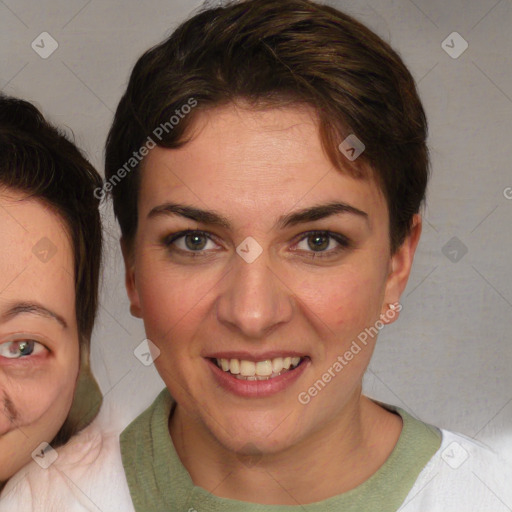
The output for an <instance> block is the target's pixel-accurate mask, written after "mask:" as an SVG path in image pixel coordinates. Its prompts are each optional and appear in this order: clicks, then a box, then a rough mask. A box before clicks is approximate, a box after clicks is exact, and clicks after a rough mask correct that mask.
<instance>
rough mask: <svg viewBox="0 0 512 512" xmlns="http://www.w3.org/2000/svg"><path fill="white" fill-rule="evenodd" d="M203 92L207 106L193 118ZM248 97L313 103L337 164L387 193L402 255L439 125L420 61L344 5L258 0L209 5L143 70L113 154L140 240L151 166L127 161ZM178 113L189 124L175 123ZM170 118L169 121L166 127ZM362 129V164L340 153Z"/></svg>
mask: <svg viewBox="0 0 512 512" xmlns="http://www.w3.org/2000/svg"><path fill="white" fill-rule="evenodd" d="M191 98H192V99H193V100H194V101H195V102H197V103H196V104H197V105H198V106H197V107H196V108H194V109H193V111H192V112H190V113H189V114H188V115H185V116H182V115H181V113H182V112H185V111H182V108H183V105H186V104H187V103H188V102H189V101H190V99H191ZM238 101H243V102H246V103H249V105H250V106H251V107H254V108H261V107H269V106H282V105H288V104H306V105H309V106H312V107H313V108H314V109H315V111H316V113H317V115H318V120H319V129H320V137H321V140H322V144H323V147H324V150H325V151H326V154H327V155H328V156H329V158H330V160H331V162H332V163H333V164H334V165H335V167H337V168H339V169H341V168H343V169H347V170H348V172H350V173H351V174H352V175H354V176H357V177H365V176H368V173H369V172H371V173H372V176H373V177H374V178H375V179H376V180H377V182H378V183H379V185H380V187H381V190H382V191H383V194H384V196H385V198H386V200H387V205H388V209H389V218H390V219H389V220H390V245H391V250H392V252H394V251H395V250H396V249H397V248H398V247H399V246H400V245H401V244H402V242H403V241H404V239H405V237H406V236H407V234H408V233H409V232H410V227H411V221H412V216H413V214H415V213H417V212H418V211H419V208H420V206H421V203H422V202H423V200H424V198H425V192H426V186H427V181H428V175H429V157H428V149H427V146H426V138H427V121H426V117H425V113H424V110H423V107H422V104H421V101H420V99H419V97H418V94H417V90H416V86H415V82H414V79H413V78H412V76H411V74H410V73H409V71H408V69H407V68H406V66H405V65H404V63H403V62H402V60H401V58H400V57H399V56H398V55H397V53H396V52H395V51H394V50H393V49H392V48H391V47H390V46H389V45H388V44H387V43H386V42H384V41H383V40H382V39H380V38H379V37H378V36H377V35H376V34H374V33H373V32H372V31H371V30H369V29H368V28H366V27H365V26H364V25H362V24H361V23H359V22H358V21H356V20H355V19H353V18H352V17H350V16H348V15H346V14H344V13H342V12H340V11H338V10H336V9H334V8H332V7H329V6H326V5H320V4H317V3H315V2H312V1H308V0H281V1H278V2H276V1H275V0H247V1H240V2H230V3H228V4H227V5H226V6H224V7H216V8H209V9H205V10H203V11H201V12H199V13H198V14H196V15H195V16H193V17H192V18H190V19H189V20H187V21H186V22H184V23H183V24H181V25H180V26H179V27H178V28H177V29H176V30H175V31H174V33H173V34H172V35H171V36H170V37H169V38H168V39H166V40H165V41H163V42H162V43H161V44H159V45H157V46H155V47H154V48H151V49H150V50H148V51H147V52H146V53H145V54H144V55H142V57H140V58H139V60H138V61H137V63H136V65H135V67H134V69H133V71H132V74H131V77H130V80H129V83H128V87H127V90H126V92H125V94H124V95H123V97H122V99H121V101H120V103H119V105H118V108H117V111H116V114H115V118H114V122H113V125H112V127H111V130H110V133H109V136H108V140H107V144H106V154H105V167H106V170H105V174H106V180H107V182H108V185H109V188H110V189H111V191H112V195H113V200H114V211H115V214H116V217H117V218H118V220H119V223H120V226H121V231H122V235H123V239H124V240H125V241H126V242H127V243H128V246H130V245H131V242H132V240H133V237H134V235H135V233H136V230H137V193H138V186H139V181H140V176H139V174H140V163H137V162H135V165H134V164H130V165H131V167H132V168H131V169H129V168H127V166H126V163H127V162H129V161H130V159H131V157H132V155H133V154H134V152H135V153H137V154H138V152H139V150H140V149H141V148H142V147H144V145H145V144H146V143H147V142H148V140H151V142H152V143H156V144H158V145H159V146H162V147H166V148H177V147H180V146H181V145H183V144H185V143H186V133H187V129H189V128H190V127H191V126H192V124H193V121H194V118H195V117H196V116H197V115H199V113H200V112H201V111H203V110H205V109H211V108H215V107H217V106H221V105H224V104H226V103H229V102H238ZM175 114H180V115H179V117H180V120H179V122H178V123H177V124H176V123H169V120H170V119H171V117H172V116H174V115H175ZM159 126H160V127H161V126H165V127H166V128H165V129H164V130H162V129H160V131H159V132H155V129H157V128H158V127H159ZM155 133H158V137H155ZM350 134H355V135H356V136H357V138H358V139H360V140H361V141H362V142H363V143H364V145H365V150H364V152H363V153H362V155H361V156H360V157H359V158H358V159H357V161H354V162H350V161H349V160H348V159H347V158H345V156H343V154H342V152H341V151H340V150H339V149H338V146H339V144H340V143H341V142H342V141H343V140H344V139H345V138H346V137H347V136H348V135H350ZM155 139H158V140H155ZM364 163H366V164H369V165H367V166H363V165H362V164H364ZM123 169H124V172H123V173H122V176H123V178H122V179H119V177H120V175H121V174H120V172H121V171H122V170H123Z"/></svg>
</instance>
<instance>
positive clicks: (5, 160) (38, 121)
mask: <svg viewBox="0 0 512 512" xmlns="http://www.w3.org/2000/svg"><path fill="white" fill-rule="evenodd" d="M101 183H102V180H101V176H100V175H99V174H98V172H97V171H96V170H95V169H94V167H93V166H92V165H91V164H90V163H89V162H88V161H87V159H86V158H85V157H84V156H83V155H82V154H81V152H80V151H79V150H78V148H77V147H76V146H75V145H74V144H73V143H72V142H71V141H70V140H69V139H68V138H67V137H66V135H65V134H64V133H62V132H61V131H59V130H58V129H57V128H55V127H54V126H52V125H51V124H50V123H48V122H47V121H46V120H45V118H44V117H43V115H42V114H41V113H40V112H39V110H38V109H37V108H36V107H35V106H34V105H32V104H31V103H29V102H27V101H24V100H20V99H16V98H10V97H7V96H3V95H0V187H1V188H6V189H7V190H9V189H11V190H16V191H19V192H22V193H23V194H26V195H27V198H33V199H37V200H39V201H41V202H43V203H45V204H47V205H49V206H50V208H52V209H53V210H54V211H55V212H56V213H57V214H58V215H59V216H60V217H61V218H62V219H63V220H64V222H65V224H66V226H67V229H68V232H69V236H70V238H71V242H72V248H73V256H74V270H75V275H74V279H75V305H76V316H77V325H78V332H79V343H80V374H79V378H78V382H77V388H76V389H75V397H76V395H77V394H80V395H83V396H81V397H80V403H78V401H77V400H75V401H74V403H73V406H72V409H71V411H70V413H69V415H68V418H67V420H66V422H65V424H64V425H63V426H62V428H61V430H60V432H59V433H58V434H57V437H56V438H55V440H54V441H53V443H54V444H55V445H57V444H61V443H64V442H66V441H67V440H68V439H69V437H71V435H72V434H74V433H75V432H76V431H78V430H79V429H80V428H82V427H84V426H85V425H86V424H87V423H88V422H90V421H91V420H92V419H93V418H94V416H95V415H96V413H97V412H98V409H99V406H100V405H101V392H100V390H99V387H98V385H97V383H96V381H95V380H94V378H93V377H92V373H91V370H90V366H89V350H90V342H91V335H92V330H93V326H94V320H95V316H96V312H97V308H98V285H99V275H100V266H101V255H102V232H101V220H100V213H99V201H98V200H97V199H96V198H95V197H94V195H93V191H94V189H95V188H96V187H98V186H101ZM86 390H87V393H85V391H86Z"/></svg>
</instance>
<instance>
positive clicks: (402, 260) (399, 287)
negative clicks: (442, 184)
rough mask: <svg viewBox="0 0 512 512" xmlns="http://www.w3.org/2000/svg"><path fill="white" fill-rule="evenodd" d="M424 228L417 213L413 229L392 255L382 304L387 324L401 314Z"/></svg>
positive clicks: (413, 220)
mask: <svg viewBox="0 0 512 512" xmlns="http://www.w3.org/2000/svg"><path fill="white" fill-rule="evenodd" d="M421 229H422V220H421V215H419V214H415V215H414V216H413V219H412V226H411V231H410V233H409V235H408V236H407V238H406V239H405V240H404V242H403V244H402V245H401V246H400V247H399V248H398V249H397V251H396V252H395V254H393V256H392V257H391V263H390V271H389V275H388V278H387V281H386V290H385V293H384V304H383V305H382V312H381V316H380V318H381V320H382V322H383V323H385V324H390V323H393V322H394V321H395V320H396V319H397V318H398V316H399V313H400V310H401V309H402V305H401V304H400V297H401V296H402V293H403V291H404V290H405V287H406V286H407V281H408V280H409V275H410V273H411V268H412V262H413V259H414V253H415V252H416V248H417V247H418V242H419V240H420V235H421Z"/></svg>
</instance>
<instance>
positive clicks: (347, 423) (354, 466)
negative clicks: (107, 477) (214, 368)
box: [169, 392, 402, 505]
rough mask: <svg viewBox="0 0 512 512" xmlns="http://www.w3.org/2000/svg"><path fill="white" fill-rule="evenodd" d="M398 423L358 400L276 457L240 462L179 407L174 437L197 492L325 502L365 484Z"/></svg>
mask: <svg viewBox="0 0 512 512" xmlns="http://www.w3.org/2000/svg"><path fill="white" fill-rule="evenodd" d="M401 429H402V420H401V418H400V417H399V416H398V415H396V414H393V413H391V412H389V411H387V410H385V409H383V408H382V407H380V406H378V405H377V404H375V403H374V402H372V401H371V400H369V399H368V398H366V397H364V396H361V395H360V392H359V393H358V395H357V396H355V397H354V399H353V400H351V402H350V403H349V404H347V407H346V408H345V409H344V410H343V414H342V415H340V417H336V418H333V420H332V421H331V422H329V423H328V424H324V425H322V427H321V428H320V429H319V430H317V431H315V432H313V433H311V434H309V435H308V436H307V437H306V438H304V439H303V440H301V442H300V443H297V444H295V445H294V446H292V447H291V448H287V449H285V450H283V451H281V452H278V453H271V454H257V455H253V456H252V457H251V456H250V455H249V456H247V457H243V458H242V457H240V455H239V454H236V453H234V452H232V451H230V450H228V449H226V448H225V447H223V446H222V445H220V444H219V443H218V442H216V440H215V439H214V438H212V436H211V434H210V432H209V431H207V429H205V427H204V425H203V424H200V423H198V422H197V421H194V420H193V419H192V418H190V417H189V416H188V415H187V414H186V412H185V411H183V409H182V408H180V407H179V406H176V409H175V410H174V414H173V416H172V418H170V422H169V432H170V434H171V437H172V439H173V442H174V445H175V448H176V451H177V453H178V456H179V457H180V460H181V462H182V463H183V465H184V466H185V468H186V469H187V471H188V472H189V474H190V477H191V478H192V481H193V482H194V484H195V485H197V486H199V487H202V488H203V489H205V490H207V491H209V492H211V493H212V494H214V495H216V496H219V497H223V498H229V499H234V500H240V501H246V502H252V503H260V504H264V505H298V504H307V503H314V502H317V501H322V500H325V499H327V498H330V497H332V496H336V495H338V494H341V493H343V492H346V491H349V490H350V489H353V488H355V487H357V486H358V485H360V484H362V483H363V482H364V481H366V480H367V479H368V478H369V477H370V476H371V475H373V474H374V473H375V472H376V471H377V470H378V469H379V468H380V466H382V464H383V463H384V462H385V461H386V459H387V458H388V456H389V455H390V453H391V451H392V450H393V448H394V446H395V444H396V442H397V441H398V437H399V436H400V432H401Z"/></svg>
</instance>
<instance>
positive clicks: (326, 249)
mask: <svg viewBox="0 0 512 512" xmlns="http://www.w3.org/2000/svg"><path fill="white" fill-rule="evenodd" d="M296 247H297V249H298V250H299V251H300V252H302V253H304V255H305V256H307V257H310V258H314V257H317V258H328V257H332V256H335V255H337V254H338V253H340V252H341V251H343V250H345V249H348V248H349V247H350V241H349V239H348V238H347V237H345V236H343V235H341V234H339V233H331V232H330V231H310V232H308V233H304V235H303V236H302V238H301V239H300V240H299V242H298V244H297V245H296Z"/></svg>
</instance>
